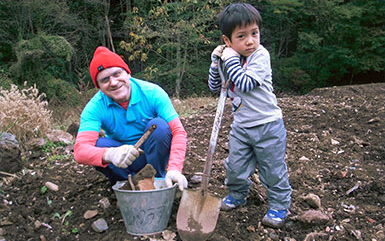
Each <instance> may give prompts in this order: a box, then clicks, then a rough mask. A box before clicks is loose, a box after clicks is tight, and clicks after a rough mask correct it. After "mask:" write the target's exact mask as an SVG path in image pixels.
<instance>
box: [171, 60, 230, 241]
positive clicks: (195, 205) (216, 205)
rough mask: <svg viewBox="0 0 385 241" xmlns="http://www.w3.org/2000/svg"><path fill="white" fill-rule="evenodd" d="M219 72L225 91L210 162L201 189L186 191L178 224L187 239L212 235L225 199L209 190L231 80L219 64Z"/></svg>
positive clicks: (208, 153) (209, 151)
mask: <svg viewBox="0 0 385 241" xmlns="http://www.w3.org/2000/svg"><path fill="white" fill-rule="evenodd" d="M218 69H219V75H220V77H221V80H222V88H221V93H220V95H219V100H218V107H217V112H216V115H215V120H214V125H213V129H212V132H211V138H210V144H209V149H208V152H207V158H206V164H205V167H204V170H203V175H202V182H201V186H200V189H198V190H187V189H185V190H184V191H183V193H182V198H181V201H180V204H179V209H178V213H177V217H176V224H177V228H178V233H179V236H180V237H181V239H182V240H184V241H190V240H191V241H195V240H200V241H201V240H206V239H208V238H209V237H210V235H211V234H212V232H213V231H214V229H215V226H216V224H217V220H218V215H219V210H220V206H221V199H220V198H219V197H215V196H212V195H211V194H209V193H208V191H207V185H208V183H209V177H210V173H211V168H212V164H213V157H214V152H215V146H216V144H217V140H218V133H219V128H220V125H221V121H222V116H223V110H224V107H225V103H226V91H227V82H226V81H225V78H224V76H223V72H222V69H221V66H220V63H219V64H218Z"/></svg>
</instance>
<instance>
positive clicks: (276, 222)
mask: <svg viewBox="0 0 385 241" xmlns="http://www.w3.org/2000/svg"><path fill="white" fill-rule="evenodd" d="M288 215H289V211H288V210H274V209H269V210H268V211H267V213H266V215H265V216H264V217H263V219H262V224H263V225H265V226H269V227H272V228H280V227H282V226H283V225H284V224H285V221H286V219H287V216H288Z"/></svg>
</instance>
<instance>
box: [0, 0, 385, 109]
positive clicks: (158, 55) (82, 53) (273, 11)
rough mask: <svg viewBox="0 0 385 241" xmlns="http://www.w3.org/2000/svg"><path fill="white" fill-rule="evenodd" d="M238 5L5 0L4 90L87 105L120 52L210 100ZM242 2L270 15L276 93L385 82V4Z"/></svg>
mask: <svg viewBox="0 0 385 241" xmlns="http://www.w3.org/2000/svg"><path fill="white" fill-rule="evenodd" d="M232 2H234V1H232V0H224V1H218V0H202V1H196V0H176V1H159V0H152V1H125V0H124V1H123V0H118V1H114V2H112V1H101V0H90V1H75V0H35V1H24V0H12V1H11V0H4V1H0V21H1V23H2V24H1V25H0V61H1V63H0V65H1V68H0V69H5V70H7V69H9V66H12V68H11V69H10V70H11V71H12V72H11V73H12V74H9V75H8V76H11V77H10V78H8V79H7V78H3V77H2V75H1V74H2V73H1V72H0V86H2V87H4V88H9V86H10V83H16V84H18V85H22V83H23V82H24V81H28V83H30V84H31V85H32V84H36V86H37V88H38V89H39V90H40V91H41V92H44V93H46V94H47V99H48V100H49V102H50V104H51V103H53V104H55V105H56V104H57V103H58V102H66V103H68V102H70V101H71V100H74V101H73V104H74V105H75V104H76V103H81V104H80V105H84V103H83V100H80V101H79V98H77V97H75V95H79V93H78V92H77V91H76V90H75V89H74V88H75V87H76V88H78V89H79V91H81V92H82V93H86V92H87V91H88V90H87V89H86V88H92V81H91V79H90V77H89V72H88V66H89V63H90V60H91V58H92V53H93V51H94V50H95V49H96V47H97V46H99V45H103V46H107V47H109V48H110V49H113V48H112V47H115V48H114V49H116V52H117V53H118V54H120V55H122V56H124V58H125V60H126V61H127V62H128V64H129V66H130V68H131V70H132V72H133V75H135V77H138V78H142V79H146V80H149V81H152V82H155V83H157V84H159V85H161V86H162V87H163V88H164V89H165V90H166V91H167V92H168V93H169V94H170V95H173V96H175V97H178V98H188V97H189V96H192V95H208V94H209V93H208V92H209V91H208V88H207V77H208V76H207V74H208V66H209V64H210V53H211V51H212V50H213V49H214V48H215V46H216V45H217V44H219V43H220V36H221V34H220V32H219V30H218V26H217V23H216V20H217V19H216V16H217V14H218V13H219V11H221V9H223V7H224V6H226V5H228V4H229V3H232ZM240 2H248V3H250V4H252V5H253V6H255V7H256V8H257V9H258V10H259V11H260V12H261V15H262V18H263V20H264V21H263V25H262V29H261V43H262V44H263V45H264V46H265V47H266V48H267V49H268V50H269V52H270V54H271V60H272V61H271V62H272V65H273V78H274V79H273V80H274V84H275V86H276V88H278V89H281V90H282V89H285V90H286V89H289V90H294V91H299V92H300V93H305V92H306V91H308V90H310V89H312V88H314V87H324V86H333V85H346V84H357V83H368V82H376V81H383V80H384V65H385V63H384V61H385V60H384V55H385V46H384V45H385V34H384V21H385V16H384V15H385V1H364V0H355V1H345V0H328V1H319V0H307V1H303V0H275V1H260V0H249V1H246V0H240ZM107 23H108V24H107ZM109 33H111V35H112V40H113V41H112V42H110V38H109ZM71 49H72V50H71ZM296 78H298V79H296ZM6 80H10V81H11V82H9V81H8V82H5V81H6ZM51 88H53V89H52V90H51ZM61 92H64V93H61ZM51 98H52V99H53V100H52V101H51Z"/></svg>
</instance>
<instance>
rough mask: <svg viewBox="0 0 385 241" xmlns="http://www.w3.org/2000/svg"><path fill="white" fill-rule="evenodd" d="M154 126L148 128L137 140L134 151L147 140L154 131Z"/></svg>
mask: <svg viewBox="0 0 385 241" xmlns="http://www.w3.org/2000/svg"><path fill="white" fill-rule="evenodd" d="M155 129H156V125H155V124H154V125H152V126H150V128H148V130H147V131H146V132H145V133H144V134H143V136H142V137H141V138H140V139H139V141H138V142H137V143H136V144H135V145H134V147H135V148H136V149H138V148H139V147H140V146H141V145H142V144H143V143H144V142H145V141H146V140H147V138H148V137H149V136H150V135H151V134H152V133H153V132H154V131H155Z"/></svg>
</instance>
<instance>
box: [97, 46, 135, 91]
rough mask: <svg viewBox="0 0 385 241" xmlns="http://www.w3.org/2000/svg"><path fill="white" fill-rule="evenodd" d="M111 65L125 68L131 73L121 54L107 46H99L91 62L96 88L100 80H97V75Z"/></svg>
mask: <svg viewBox="0 0 385 241" xmlns="http://www.w3.org/2000/svg"><path fill="white" fill-rule="evenodd" d="M110 67H121V68H123V69H125V70H126V71H127V73H128V74H131V70H130V69H129V68H128V65H127V64H126V63H125V62H124V60H123V59H122V58H121V57H120V56H119V55H117V54H116V53H114V52H112V51H110V50H109V49H108V48H106V47H103V46H99V47H98V48H97V49H96V50H95V53H94V57H93V58H92V60H91V64H90V74H91V79H92V81H93V82H94V85H95V86H96V88H99V85H98V82H97V81H96V76H97V75H98V74H99V72H100V71H102V70H103V69H107V68H110Z"/></svg>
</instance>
